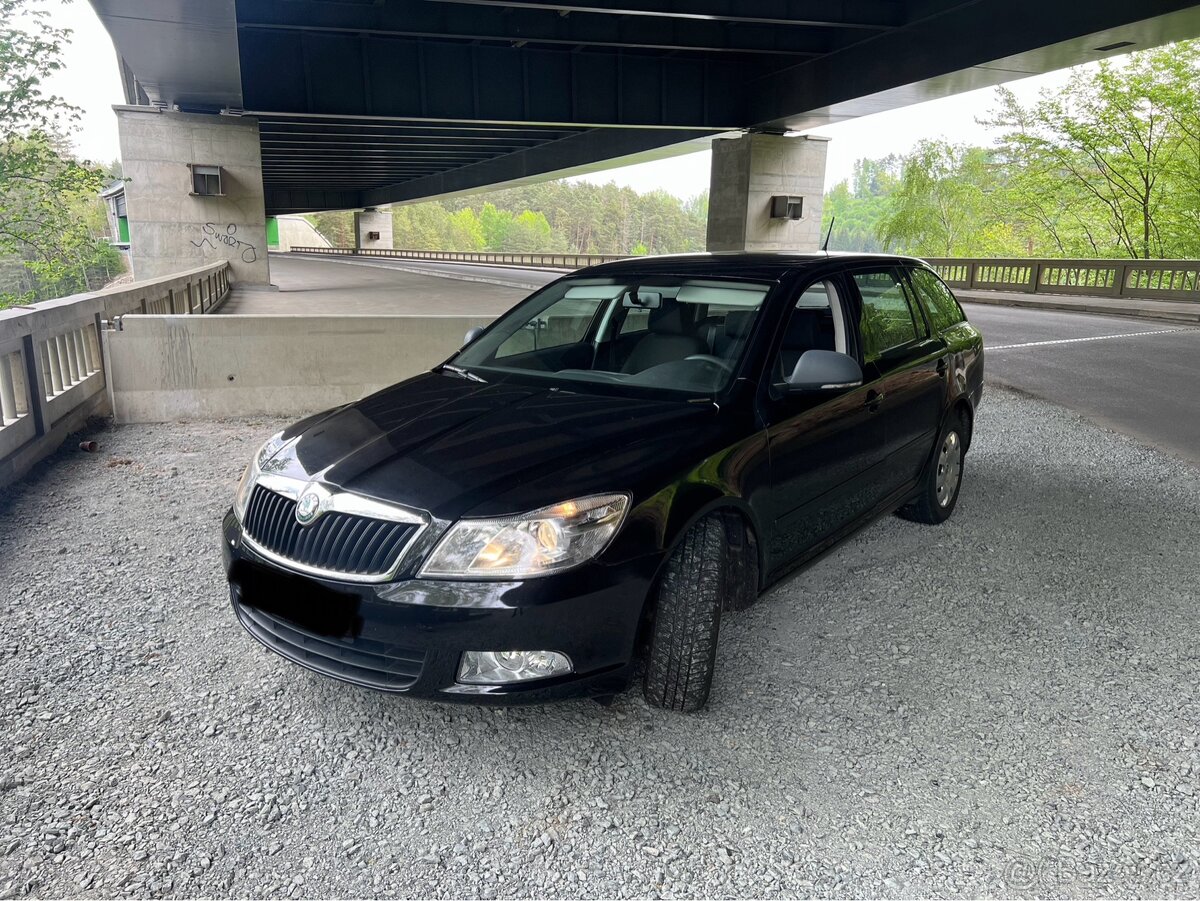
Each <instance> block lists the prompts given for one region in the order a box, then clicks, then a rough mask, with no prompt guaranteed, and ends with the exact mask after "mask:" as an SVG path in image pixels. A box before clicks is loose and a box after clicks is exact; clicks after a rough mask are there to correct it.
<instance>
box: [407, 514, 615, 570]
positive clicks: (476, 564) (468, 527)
mask: <svg viewBox="0 0 1200 901" xmlns="http://www.w3.org/2000/svg"><path fill="white" fill-rule="evenodd" d="M628 506H629V498H628V497H627V496H626V495H624V494H601V495H596V496H593V497H582V498H579V499H578V500H573V501H564V502H563V503H561V504H555V505H554V506H552V507H543V508H542V509H541V510H534V511H533V512H532V513H525V514H522V515H520V516H511V517H505V518H503V519H464V520H461V521H460V522H458V523H456V524H455V525H454V526H453V527H452V528H451V529H450V531H448V532H447V533H446V534H445V535H444V536H443V537H442V540H441V541H439V542H438V545H437V547H436V548H434V550H433V553H432V554H430V555H429V559H428V560H427V561H426V563H425V565H424V567H422V568H421V573H420V575H422V576H428V577H430V578H452V579H453V578H458V579H472V578H474V579H515V578H524V577H528V576H545V575H549V574H550V573H556V572H561V571H562V570H564V569H570V568H571V567H572V566H578V565H579V564H580V563H584V562H586V561H588V560H591V559H592V558H593V557H595V556H597V555H598V554H599V553H600V552H601V551H603V550H604V548H605V547H607V546H608V542H609V539H611V538H612V537H613V535H614V534H616V531H617V529H618V528H619V527H620V525H621V520H622V519H624V517H625V510H626V508H627V507H628Z"/></svg>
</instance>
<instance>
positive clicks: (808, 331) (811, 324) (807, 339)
mask: <svg viewBox="0 0 1200 901" xmlns="http://www.w3.org/2000/svg"><path fill="white" fill-rule="evenodd" d="M822 312H823V311H821V310H803V309H799V310H793V311H792V315H791V318H789V319H788V324H787V331H786V332H785V333H784V336H783V346H784V347H790V348H796V347H817V346H818V343H819V342H818V340H817V339H818V336H819V332H818V329H819V328H820V325H821V316H822Z"/></svg>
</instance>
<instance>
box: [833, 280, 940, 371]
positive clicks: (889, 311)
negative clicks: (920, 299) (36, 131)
mask: <svg viewBox="0 0 1200 901" xmlns="http://www.w3.org/2000/svg"><path fill="white" fill-rule="evenodd" d="M852 278H853V279H854V284H855V285H857V286H858V293H859V296H861V297H862V317H861V319H860V322H859V324H860V326H861V329H862V336H863V359H864V361H865V362H868V363H870V362H874V361H875V360H877V359H879V357H881V356H883V355H884V354H885V353H887V352H888V351H889V350H893V349H895V348H897V347H902V346H903V345H905V344H911V343H912V342H914V341H917V340H918V339H920V338H924V337H927V335H928V330H927V329H926V327H925V319H924V317H923V316H922V315H921V313H920V311H919V310H916V309H914V308H913V303H912V301H911V299H910V298H909V295H908V291H907V289H906V288H905V286H904V279H903V278H902V277H901V275H900V271H899V270H898V269H894V268H891V267H889V268H887V269H870V270H863V271H859V272H855V273H852Z"/></svg>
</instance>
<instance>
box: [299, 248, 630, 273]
mask: <svg viewBox="0 0 1200 901" xmlns="http://www.w3.org/2000/svg"><path fill="white" fill-rule="evenodd" d="M291 252H292V253H310V254H322V255H324V256H357V257H384V258H386V259H392V260H429V261H432V262H438V263H487V264H489V265H492V266H516V267H520V268H524V269H582V268H584V267H585V266H595V265H597V264H598V263H611V262H614V261H615V260H627V259H629V254H610V253H473V252H468V251H465V250H385V249H380V248H363V249H362V250H356V249H355V248H353V247H293V248H292V249H291Z"/></svg>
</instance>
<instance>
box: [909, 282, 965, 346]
mask: <svg viewBox="0 0 1200 901" xmlns="http://www.w3.org/2000/svg"><path fill="white" fill-rule="evenodd" d="M908 277H909V280H910V281H911V282H912V285H913V290H915V291H916V292H917V296H918V297H920V298H921V300H923V301H924V302H925V307H926V309H927V310H929V318H930V320H931V321H932V323H933V328H934V331H938V332H940V331H942V330H943V329H948V328H951V327H953V326H956V325H958V324H959V323H960V322H963V321H965V320H966V318H967V317H966V316H965V315H963V311H962V307H960V306H959V305H958V301H957V300H955V298H954V294H953V293H952V292H951V291H950V289H949V288H947V287H946V283H945V282H943V281H942V280H941V279H940V278H938V277H937V274H936V273H934V272H931V271H930V270H928V269H919V268H915V267H914V268H912V269H910V270H909V271H908Z"/></svg>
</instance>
